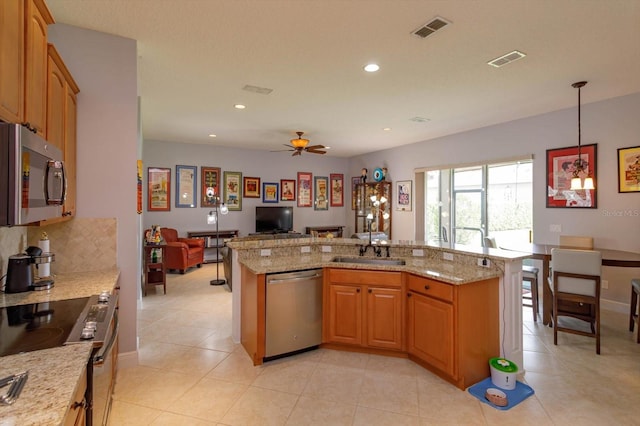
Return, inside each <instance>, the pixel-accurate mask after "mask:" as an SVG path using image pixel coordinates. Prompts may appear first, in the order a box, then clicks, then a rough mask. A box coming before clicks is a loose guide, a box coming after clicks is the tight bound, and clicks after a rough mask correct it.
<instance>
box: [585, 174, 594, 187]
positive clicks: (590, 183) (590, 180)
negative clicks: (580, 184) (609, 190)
mask: <svg viewBox="0 0 640 426" xmlns="http://www.w3.org/2000/svg"><path fill="white" fill-rule="evenodd" d="M583 189H595V186H594V185H593V178H590V177H588V178H586V179H585V180H584V188H583Z"/></svg>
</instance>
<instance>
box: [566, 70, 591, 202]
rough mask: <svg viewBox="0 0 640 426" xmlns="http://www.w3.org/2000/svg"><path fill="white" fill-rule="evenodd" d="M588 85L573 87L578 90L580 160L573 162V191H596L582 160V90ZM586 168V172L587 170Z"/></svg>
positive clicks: (584, 82) (581, 83)
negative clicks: (583, 176)
mask: <svg viewBox="0 0 640 426" xmlns="http://www.w3.org/2000/svg"><path fill="white" fill-rule="evenodd" d="M586 84H587V82H586V81H578V82H577V83H573V84H572V85H571V87H573V88H575V89H578V158H577V159H576V161H574V162H573V178H571V190H573V191H575V190H580V189H595V186H594V185H593V178H592V177H591V173H589V168H588V165H586V164H585V161H583V160H582V130H581V124H582V123H581V121H580V89H581V88H582V87H584V86H585V85H586ZM585 168H586V170H585ZM580 173H583V174H586V177H585V178H584V183H583V181H582V178H581V177H580Z"/></svg>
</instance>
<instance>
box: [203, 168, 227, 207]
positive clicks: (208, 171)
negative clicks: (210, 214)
mask: <svg viewBox="0 0 640 426" xmlns="http://www.w3.org/2000/svg"><path fill="white" fill-rule="evenodd" d="M221 182H222V175H221V174H220V167H206V166H201V167H200V207H214V206H215V205H216V201H215V198H214V197H207V189H208V188H212V189H213V194H214V195H220V194H221V192H222V191H221V189H222V188H221V187H220V184H221ZM209 193H211V192H209Z"/></svg>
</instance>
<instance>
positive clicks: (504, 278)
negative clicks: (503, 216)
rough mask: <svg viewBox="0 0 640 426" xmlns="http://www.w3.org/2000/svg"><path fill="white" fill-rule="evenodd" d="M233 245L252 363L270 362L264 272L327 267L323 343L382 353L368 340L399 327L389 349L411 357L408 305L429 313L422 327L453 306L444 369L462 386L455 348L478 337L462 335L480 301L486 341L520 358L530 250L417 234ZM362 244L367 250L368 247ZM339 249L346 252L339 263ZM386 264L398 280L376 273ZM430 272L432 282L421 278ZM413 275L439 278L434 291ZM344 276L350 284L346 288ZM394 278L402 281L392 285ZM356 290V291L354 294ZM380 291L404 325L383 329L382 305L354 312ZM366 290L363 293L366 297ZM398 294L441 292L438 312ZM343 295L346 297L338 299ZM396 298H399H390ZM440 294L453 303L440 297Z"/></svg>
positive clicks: (239, 319) (237, 300)
mask: <svg viewBox="0 0 640 426" xmlns="http://www.w3.org/2000/svg"><path fill="white" fill-rule="evenodd" d="M229 247H231V248H232V249H233V252H234V253H233V267H234V272H233V276H234V282H233V289H234V291H233V293H234V295H233V304H234V306H233V315H234V318H233V326H234V330H233V331H234V339H235V338H236V336H237V339H238V340H239V341H241V343H243V346H245V349H247V352H248V353H249V355H250V356H251V357H252V358H253V359H254V363H258V364H259V363H261V362H262V358H261V356H262V349H261V347H262V345H263V343H264V335H263V332H262V331H263V330H262V327H263V325H261V324H260V319H261V318H264V306H263V305H264V295H265V290H264V281H265V276H266V274H270V273H278V272H289V271H296V270H304V269H313V268H323V269H324V271H325V274H324V275H325V282H324V292H323V301H324V303H325V305H327V306H324V307H323V317H324V319H323V345H325V346H327V347H333V344H334V343H336V342H338V343H339V344H340V343H346V345H347V346H346V349H357V350H370V349H372V348H374V349H375V350H376V351H377V352H378V353H379V351H378V349H379V347H385V346H384V345H382V344H380V343H377V345H378V348H376V347H375V346H376V344H373V345H371V344H369V343H367V341H366V339H369V342H371V341H377V342H381V341H382V340H381V339H380V338H379V337H380V336H378V337H376V333H378V332H380V333H381V334H384V333H386V334H387V335H389V336H391V335H394V333H395V334H397V336H395V335H394V337H392V338H391V341H389V342H387V343H388V346H386V347H387V348H390V351H391V352H390V353H391V354H392V353H393V351H395V353H396V354H399V355H404V356H406V355H407V353H408V355H409V357H411V356H412V353H411V350H410V347H411V343H412V341H411V336H408V334H409V332H410V331H411V330H409V331H407V330H405V327H406V325H405V324H407V323H408V324H411V317H407V315H411V312H409V311H410V309H411V306H413V307H414V308H415V307H417V308H418V309H419V310H418V311H415V312H414V314H416V315H417V316H414V318H421V319H420V320H419V322H418V323H416V324H417V325H416V326H415V329H414V331H415V330H420V329H421V327H422V325H421V323H420V321H424V313H425V312H431V313H430V314H429V315H432V314H437V313H438V312H444V311H443V309H445V308H446V310H447V312H448V313H447V314H446V317H442V316H441V317H440V318H438V319H437V320H438V321H441V323H442V327H445V328H447V327H453V328H451V329H450V330H448V331H447V333H451V334H450V336H451V337H450V339H449V340H448V341H445V342H443V344H444V345H447V346H450V348H451V350H450V351H449V354H450V355H451V356H454V355H455V356H456V357H457V358H456V360H454V361H455V362H454V361H446V362H445V361H443V364H442V365H446V366H447V367H446V369H448V371H449V373H451V374H450V375H449V378H448V380H449V381H451V382H453V383H455V384H456V385H457V386H459V387H463V386H466V385H467V381H466V380H465V379H464V378H461V377H459V370H458V368H459V367H460V368H463V367H464V354H461V353H459V352H457V353H455V354H454V351H458V350H459V348H461V347H467V346H469V345H471V344H472V343H471V340H467V341H460V340H455V339H459V338H460V337H461V336H462V337H465V336H466V337H465V338H467V339H469V338H471V339H472V338H473V333H472V332H470V331H469V330H472V329H474V327H476V326H477V325H474V324H473V323H474V318H473V312H474V311H478V310H480V311H478V312H479V315H478V319H477V322H478V323H479V324H480V323H481V324H483V326H482V327H484V328H482V330H483V331H482V333H486V340H487V341H489V345H488V346H487V349H486V351H485V352H486V353H491V352H493V351H495V353H493V355H492V356H496V355H501V356H504V357H506V358H508V359H510V360H512V361H514V362H515V363H516V364H518V365H520V366H521V367H522V356H523V351H522V308H521V304H522V299H521V293H522V281H521V278H522V272H521V268H522V261H521V260H522V258H523V257H524V256H523V255H522V254H519V253H514V252H508V251H502V250H497V249H488V248H475V247H465V246H456V247H448V246H433V245H429V244H426V243H423V242H413V241H390V242H389V241H385V242H377V243H376V244H374V245H373V247H372V246H371V245H369V243H368V241H363V240H357V239H342V238H333V239H325V238H315V239H311V240H309V239H303V240H285V241H247V242H232V243H229ZM360 253H363V255H362V256H360ZM378 253H380V258H386V256H387V254H388V256H389V257H388V258H389V259H396V260H399V261H403V262H404V264H375V263H376V262H375V259H377V258H378V256H377V254H378ZM336 258H342V259H340V261H339V262H337V261H336ZM367 258H368V259H371V260H373V261H374V262H371V263H361V261H362V259H367ZM349 259H351V260H353V262H350V260H349ZM398 263H402V262H398ZM340 270H344V271H345V273H348V275H347V277H348V278H340V277H341V276H344V274H338V275H336V273H337V271H340ZM331 271H336V272H334V273H333V276H334V277H337V278H335V279H337V280H338V281H337V282H332V278H327V277H330V276H331V275H332V272H331ZM378 272H391V273H395V274H397V277H398V278H397V279H394V280H391V281H395V282H396V283H397V284H390V282H391V281H389V280H388V279H378V278H376V273H378ZM411 277H414V278H413V280H414V281H411ZM423 281H424V283H428V284H423ZM411 282H415V283H421V284H420V285H424V289H429V287H431V289H429V291H428V292H427V293H429V292H431V293H434V292H435V294H421V292H422V293H424V291H423V290H422V289H421V288H418V287H417V284H416V286H414V287H411V284H409V285H408V284H407V283H411ZM343 283H344V284H347V285H348V286H350V287H344V286H343V285H342V284H343ZM372 283H378V284H377V285H375V284H372ZM429 283H432V284H429ZM443 285H444V286H443ZM394 286H395V287H397V288H395V289H394ZM440 286H443V287H440ZM350 289H352V290H353V293H352V294H351V296H350V295H349V291H351V290H350ZM334 290H335V291H334ZM356 290H358V291H356ZM361 290H362V291H361ZM376 292H377V293H376ZM381 292H386V296H385V297H386V298H387V303H389V304H388V305H387V306H386V307H385V308H384V309H386V311H387V312H394V314H393V315H394V316H395V320H394V322H395V323H397V324H399V325H398V327H396V331H393V330H391V331H389V330H382V329H383V328H384V323H385V321H378V329H375V327H376V325H375V324H376V323H375V319H376V318H377V317H378V316H379V315H377V314H374V313H369V314H368V315H370V317H369V320H368V321H369V324H367V319H366V316H367V313H366V312H365V313H363V314H362V315H363V317H362V319H360V315H361V314H355V315H356V316H355V317H353V316H352V317H349V316H348V315H349V313H348V312H349V311H351V310H355V311H359V310H362V309H365V310H366V308H367V307H369V306H375V303H376V300H375V298H373V297H374V296H375V295H376V294H379V293H381ZM390 292H391V293H390ZM394 292H395V293H394ZM365 293H366V294H365ZM358 294H365V296H359V295H358ZM367 294H368V295H367ZM400 295H406V296H407V297H408V298H411V296H412V295H415V297H414V298H413V299H411V300H422V299H421V297H423V296H434V298H433V299H434V300H435V301H436V303H435V304H436V305H437V308H438V309H439V311H437V310H430V308H429V306H431V307H432V306H434V304H433V303H432V304H431V305H429V306H428V305H427V304H424V303H422V304H418V305H414V304H413V303H409V304H408V303H407V302H406V300H407V297H400ZM471 295H473V296H471ZM363 297H366V298H369V297H371V299H367V301H359V300H361V299H362V298H363ZM336 298H342V299H340V302H337V300H338V299H336ZM394 298H395V300H397V302H393V303H390V302H388V300H390V299H394ZM378 300H380V301H382V300H383V298H382V297H380V298H379V299H378ZM473 300H476V301H477V302H473ZM479 300H482V302H479ZM442 302H444V303H446V304H448V305H447V306H449V307H448V308H447V307H446V306H443V305H438V304H440V303H442ZM336 303H340V304H347V305H349V306H350V309H348V310H347V312H346V313H340V312H338V313H336V311H335V309H336V308H335V306H337V305H336ZM420 309H421V310H420ZM425 309H426V311H425ZM329 311H330V312H329ZM436 311H437V312H436ZM336 315H337V316H336ZM345 315H346V316H345ZM421 316H422V317H421ZM429 318H431V317H429ZM331 321H333V323H332V322H331ZM463 322H466V323H468V326H467V325H465V326H464V327H463V328H460V326H459V324H462V323H463ZM343 323H348V324H354V325H352V326H351V328H350V329H348V332H346V333H342V332H343V331H344V330H345V328H344V327H342V328H341V326H340V324H343ZM332 324H333V325H332ZM336 324H338V325H336ZM236 327H237V329H236ZM336 327H337V328H336ZM410 327H411V326H409V328H410ZM465 327H466V328H465ZM340 328H341V329H340ZM328 329H329V330H328ZM477 329H478V328H476V331H477ZM381 330H382V331H381ZM432 331H435V330H432ZM236 333H237V334H236ZM340 333H342V335H341V334H340ZM360 333H364V334H363V336H364V337H359V334H360ZM367 333H368V334H367ZM345 334H346V335H345ZM367 336H368V337H367ZM407 336H408V337H409V339H407ZM416 336H417V335H416ZM416 336H414V337H416ZM418 337H420V336H418ZM475 337H477V336H475ZM451 339H453V340H451ZM413 343H416V342H415V341H414V342H413ZM475 343H476V344H482V343H483V341H482V340H478V341H477V342H475ZM420 344H421V343H420V342H418V344H417V346H415V348H417V349H416V351H417V350H418V349H420V350H422V349H424V348H421V347H420ZM349 345H350V346H349ZM408 349H409V351H408V352H407V350H408ZM417 352H419V351H417ZM469 352H472V350H469ZM421 354H425V357H428V356H430V355H435V358H438V357H439V358H444V355H442V354H429V353H428V351H424V350H422V352H421ZM483 356H484V354H483ZM440 361H442V360H440ZM487 362H488V358H487V359H486V360H483V366H482V368H483V370H484V369H486V371H488V367H487ZM443 368H444V367H443ZM483 374H484V373H483Z"/></svg>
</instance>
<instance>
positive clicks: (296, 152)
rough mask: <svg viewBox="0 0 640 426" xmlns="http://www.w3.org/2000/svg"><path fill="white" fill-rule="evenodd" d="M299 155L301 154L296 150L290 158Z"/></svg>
mask: <svg viewBox="0 0 640 426" xmlns="http://www.w3.org/2000/svg"><path fill="white" fill-rule="evenodd" d="M300 154H301V153H300V151H297V150H296V151H295V152H294V153H293V154H291V156H292V157H295V156H296V155H300Z"/></svg>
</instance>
